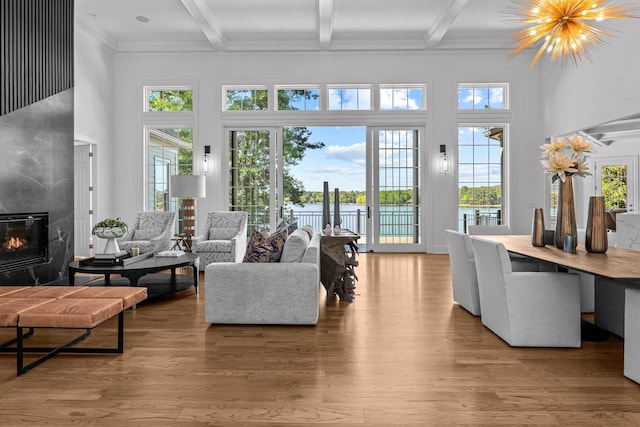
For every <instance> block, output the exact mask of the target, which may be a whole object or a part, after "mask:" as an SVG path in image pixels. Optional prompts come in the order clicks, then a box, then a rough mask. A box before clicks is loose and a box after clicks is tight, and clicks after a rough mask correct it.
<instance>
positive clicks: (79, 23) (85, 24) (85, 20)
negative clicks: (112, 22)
mask: <svg viewBox="0 0 640 427" xmlns="http://www.w3.org/2000/svg"><path fill="white" fill-rule="evenodd" d="M74 15H75V30H76V31H77V30H78V29H80V30H82V31H84V32H85V33H87V34H89V35H91V36H93V37H94V38H95V39H96V40H98V41H99V42H101V43H102V44H104V45H106V46H107V47H109V48H110V49H111V50H113V51H117V50H118V40H116V39H115V38H114V37H113V36H111V35H110V34H108V33H106V32H104V31H102V30H101V29H100V28H98V26H97V25H95V22H94V21H95V20H94V18H92V17H91V16H89V15H87V14H85V13H82V12H80V11H78V9H76V10H75V14H74Z"/></svg>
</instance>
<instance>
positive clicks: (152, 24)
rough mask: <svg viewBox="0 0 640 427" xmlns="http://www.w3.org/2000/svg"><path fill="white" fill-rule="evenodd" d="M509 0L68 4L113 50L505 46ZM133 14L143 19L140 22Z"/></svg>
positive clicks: (96, 0)
mask: <svg viewBox="0 0 640 427" xmlns="http://www.w3.org/2000/svg"><path fill="white" fill-rule="evenodd" d="M513 3H514V0H108V1H107V0H76V2H75V4H76V12H77V15H78V17H79V18H80V19H81V20H82V21H84V22H85V23H86V24H88V26H89V27H90V28H92V29H94V30H95V31H96V32H98V33H100V35H101V36H102V38H103V39H104V40H106V41H107V42H108V43H109V44H110V45H111V46H112V47H114V48H115V49H117V50H119V51H140V50H173V49H182V50H217V51H242V50H258V51H270V50H271V51H273V50H307V51H323V50H348V49H446V48H454V49H459V48H463V49H464V48H507V47H509V44H510V43H509V42H510V39H509V36H510V35H511V34H512V33H513V32H514V30H515V28H516V25H515V24H514V22H513V19H512V18H511V17H509V16H508V14H507V11H508V9H509V8H510V7H512V6H513ZM137 16H144V17H147V18H148V19H149V21H148V22H146V23H142V22H139V21H138V20H136V17H137Z"/></svg>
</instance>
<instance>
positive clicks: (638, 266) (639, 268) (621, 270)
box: [474, 235, 640, 279]
mask: <svg viewBox="0 0 640 427" xmlns="http://www.w3.org/2000/svg"><path fill="white" fill-rule="evenodd" d="M474 237H481V238H484V239H487V240H493V241H496V242H500V243H502V244H503V245H504V246H505V248H506V249H507V251H509V252H512V253H514V254H520V255H524V256H527V257H530V258H535V259H539V260H542V261H547V262H550V263H553V264H556V265H559V266H562V267H566V268H572V269H574V270H578V271H584V272H586V273H591V274H594V275H597V276H602V277H608V278H610V279H640V251H635V250H632V249H624V248H616V247H609V248H608V249H607V252H606V253H590V252H587V250H586V249H585V247H584V242H578V247H577V249H576V253H575V254H572V253H569V252H565V251H563V250H562V249H558V248H556V247H555V246H554V245H552V244H550V245H546V246H543V247H537V246H533V245H532V244H531V236H530V235H490V236H474Z"/></svg>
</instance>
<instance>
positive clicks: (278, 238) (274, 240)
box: [268, 227, 289, 262]
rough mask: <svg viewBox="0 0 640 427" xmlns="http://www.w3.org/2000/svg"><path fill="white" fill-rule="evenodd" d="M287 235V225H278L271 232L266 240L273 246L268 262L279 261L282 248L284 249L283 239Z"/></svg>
mask: <svg viewBox="0 0 640 427" xmlns="http://www.w3.org/2000/svg"><path fill="white" fill-rule="evenodd" d="M288 236H289V229H288V227H280V228H277V229H276V231H274V232H273V233H271V235H270V236H269V238H268V240H269V243H271V247H272V248H273V250H272V252H271V257H270V258H269V261H270V262H280V257H281V256H282V250H283V249H284V244H285V241H286V240H287V237H288Z"/></svg>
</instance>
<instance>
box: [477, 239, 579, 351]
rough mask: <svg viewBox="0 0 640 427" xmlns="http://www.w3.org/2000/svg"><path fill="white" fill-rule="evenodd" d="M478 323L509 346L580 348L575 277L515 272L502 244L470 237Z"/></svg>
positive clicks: (577, 289)
mask: <svg viewBox="0 0 640 427" xmlns="http://www.w3.org/2000/svg"><path fill="white" fill-rule="evenodd" d="M471 244H472V247H473V256H474V258H475V261H476V271H477V274H478V292H479V296H480V306H481V307H482V315H481V319H482V324H483V325H485V326H486V327H487V328H489V329H491V331H493V332H494V333H495V334H496V335H498V336H499V337H500V338H502V339H503V340H504V341H506V342H507V343H508V344H509V345H511V346H524V347H580V341H581V332H580V327H581V314H580V278H579V277H578V276H577V275H575V274H569V273H555V272H514V271H513V270H512V269H511V262H510V260H509V254H508V253H507V250H506V249H505V247H504V245H503V244H502V243H499V242H495V241H492V240H487V239H483V238H480V237H472V238H471Z"/></svg>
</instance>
